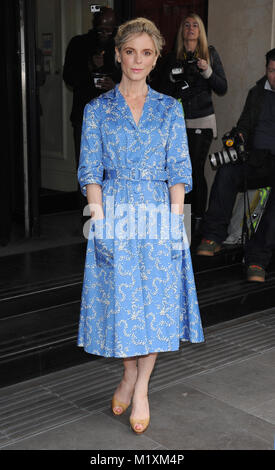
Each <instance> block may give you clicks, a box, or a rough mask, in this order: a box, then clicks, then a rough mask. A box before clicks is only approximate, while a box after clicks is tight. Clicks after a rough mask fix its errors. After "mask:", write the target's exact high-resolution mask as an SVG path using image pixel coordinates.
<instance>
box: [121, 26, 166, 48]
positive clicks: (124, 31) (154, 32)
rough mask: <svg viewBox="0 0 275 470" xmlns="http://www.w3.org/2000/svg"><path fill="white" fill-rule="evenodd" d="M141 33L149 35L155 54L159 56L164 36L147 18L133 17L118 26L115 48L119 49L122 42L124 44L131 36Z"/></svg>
mask: <svg viewBox="0 0 275 470" xmlns="http://www.w3.org/2000/svg"><path fill="white" fill-rule="evenodd" d="M142 33H146V34H148V36H150V38H151V39H152V40H153V42H154V45H155V48H156V55H157V56H160V54H161V50H162V48H163V46H164V43H165V41H164V38H163V36H162V35H161V33H160V31H159V30H158V28H157V27H156V25H155V24H154V23H153V22H152V21H150V20H148V19H147V18H134V19H133V20H129V21H126V23H123V24H122V25H120V26H119V28H118V30H117V34H116V37H115V45H116V47H117V49H118V50H119V51H121V48H122V46H123V44H125V43H126V42H127V41H128V40H129V39H130V37H131V36H133V35H134V34H142Z"/></svg>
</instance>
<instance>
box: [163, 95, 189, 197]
mask: <svg viewBox="0 0 275 470" xmlns="http://www.w3.org/2000/svg"><path fill="white" fill-rule="evenodd" d="M171 113H172V117H171V125H170V130H169V136H168V141H167V147H166V158H167V160H166V170H167V172H168V188H170V187H171V186H173V185H174V184H177V183H184V184H185V192H186V193H188V192H190V191H191V190H192V166H191V160H190V156H189V149H188V141H187V134H186V128H185V121H184V115H183V109H182V105H181V104H180V103H179V102H178V101H176V100H175V101H174V105H173V106H172V108H171Z"/></svg>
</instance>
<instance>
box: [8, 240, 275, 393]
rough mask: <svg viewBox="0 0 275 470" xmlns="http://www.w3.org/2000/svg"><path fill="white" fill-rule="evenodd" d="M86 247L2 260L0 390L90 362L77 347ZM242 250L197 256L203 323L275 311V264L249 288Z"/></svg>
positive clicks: (39, 252) (61, 248)
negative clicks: (262, 279) (274, 309)
mask: <svg viewBox="0 0 275 470" xmlns="http://www.w3.org/2000/svg"><path fill="white" fill-rule="evenodd" d="M85 251H86V244H85V243H79V244H74V245H68V246H62V247H57V248H49V249H44V250H40V251H35V252H31V253H24V254H18V255H11V256H6V257H4V258H2V259H1V268H0V271H1V278H2V279H3V281H2V284H1V285H0V387H4V386H7V385H11V384H13V383H17V382H20V381H24V380H27V379H30V378H33V377H38V376H41V375H44V374H47V373H50V372H53V371H56V370H60V369H63V368H66V367H71V366H73V365H77V364H80V363H83V362H85V361H93V360H96V359H97V357H96V356H92V355H89V354H86V353H85V352H84V351H83V349H82V348H78V347H77V345H76V341H77V326H78V319H79V310H80V297H81V289H82V279H83V269H84V261H85ZM241 260H242V250H241V249H240V248H235V249H234V248H233V249H232V248H231V249H227V250H224V251H222V252H221V253H219V254H218V255H216V256H215V257H213V258H205V257H197V256H195V255H193V266H194V272H195V280H196V285H197V291H198V298H199V304H200V310H201V317H202V322H203V326H204V327H206V326H210V325H213V324H216V323H219V322H223V321H227V320H232V319H233V318H237V317H240V316H243V315H247V314H249V313H254V312H257V311H261V310H264V309H268V308H270V307H273V306H274V299H275V262H274V261H273V262H272V263H271V265H270V268H269V272H268V276H267V280H266V282H265V283H263V284H260V283H248V282H247V281H246V280H245V275H244V271H243V267H242V261H241Z"/></svg>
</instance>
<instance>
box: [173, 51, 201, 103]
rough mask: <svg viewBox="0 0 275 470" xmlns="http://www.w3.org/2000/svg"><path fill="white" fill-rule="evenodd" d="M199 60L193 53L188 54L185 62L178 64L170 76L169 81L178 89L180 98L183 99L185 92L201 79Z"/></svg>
mask: <svg viewBox="0 0 275 470" xmlns="http://www.w3.org/2000/svg"><path fill="white" fill-rule="evenodd" d="M197 63H198V59H197V58H196V56H195V54H194V53H193V52H191V51H189V52H187V53H186V57H185V59H184V61H183V62H176V63H175V64H174V65H173V67H172V69H171V71H170V74H169V79H170V81H171V82H172V83H174V84H175V85H176V87H177V89H178V95H179V96H178V97H179V98H181V97H182V96H181V95H182V94H183V92H184V91H185V90H186V89H187V88H189V87H190V86H192V85H193V84H194V82H195V81H196V80H197V78H198V77H199V73H200V69H199V68H198V65H197Z"/></svg>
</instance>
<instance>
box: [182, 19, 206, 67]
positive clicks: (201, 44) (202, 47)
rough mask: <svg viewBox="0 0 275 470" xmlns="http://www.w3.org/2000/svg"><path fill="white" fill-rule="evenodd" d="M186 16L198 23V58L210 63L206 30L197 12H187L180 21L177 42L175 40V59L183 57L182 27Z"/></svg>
mask: <svg viewBox="0 0 275 470" xmlns="http://www.w3.org/2000/svg"><path fill="white" fill-rule="evenodd" d="M187 18H192V19H193V20H195V21H196V22H197V23H198V25H199V31H200V35H199V39H198V48H197V49H198V56H199V58H200V59H204V60H206V61H207V62H208V63H210V57H209V51H208V41H207V36H206V31H205V27H204V24H203V21H202V19H201V17H200V16H199V15H197V13H189V14H188V15H186V16H185V17H184V18H183V20H182V21H181V24H180V27H179V30H178V34H177V42H176V53H177V59H178V60H182V59H183V58H184V51H185V49H184V39H183V29H184V23H185V21H186V19H187Z"/></svg>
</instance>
